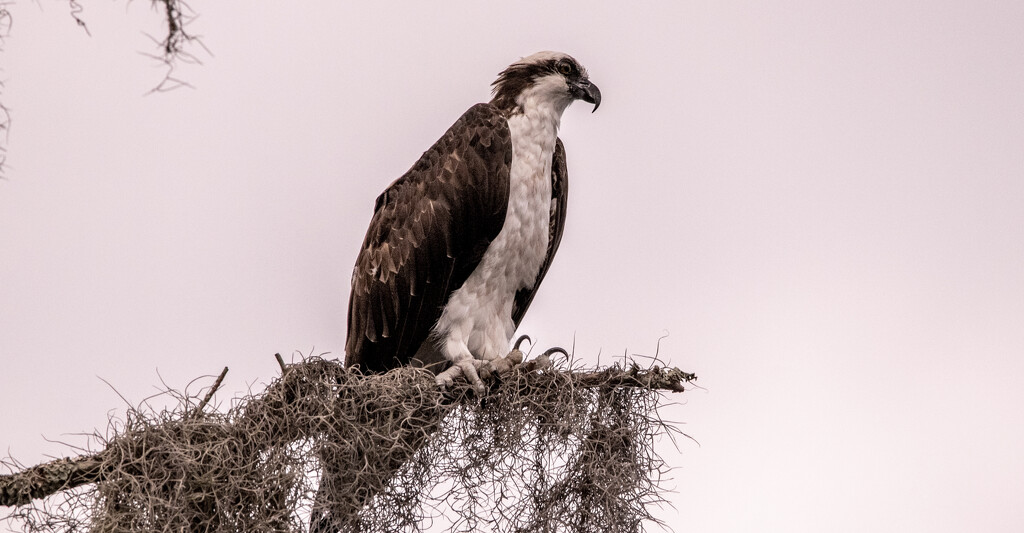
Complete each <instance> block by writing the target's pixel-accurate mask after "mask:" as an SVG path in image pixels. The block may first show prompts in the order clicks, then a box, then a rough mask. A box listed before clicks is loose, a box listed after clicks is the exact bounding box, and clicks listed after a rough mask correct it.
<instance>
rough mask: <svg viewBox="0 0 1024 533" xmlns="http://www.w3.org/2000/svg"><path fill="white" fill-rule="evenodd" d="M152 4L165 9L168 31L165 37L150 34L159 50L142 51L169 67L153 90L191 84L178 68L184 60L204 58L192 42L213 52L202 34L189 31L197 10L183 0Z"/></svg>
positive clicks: (161, 0) (192, 61)
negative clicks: (198, 54) (200, 36)
mask: <svg viewBox="0 0 1024 533" xmlns="http://www.w3.org/2000/svg"><path fill="white" fill-rule="evenodd" d="M152 3H153V7H154V8H155V9H160V10H162V11H163V12H164V16H165V19H166V21H167V32H166V34H165V35H164V36H163V38H156V37H153V36H151V35H150V36H149V37H150V39H152V40H153V42H154V43H156V44H157V45H158V46H159V47H160V53H159V54H143V55H147V56H149V57H152V58H154V59H156V60H157V61H159V62H161V63H163V65H164V66H165V68H166V73H165V74H164V78H163V80H161V81H160V83H158V84H157V86H156V87H154V88H153V89H152V90H150V91H149V92H150V93H154V92H166V91H172V90H174V89H178V88H181V87H192V85H191V84H189V83H188V82H186V81H184V80H182V79H180V78H178V77H176V76H175V75H174V73H175V71H176V70H177V68H178V67H179V65H181V64H182V63H185V64H194V65H201V64H202V61H200V60H199V58H198V57H196V55H195V54H192V53H191V52H189V51H188V50H187V48H188V47H189V46H190V45H196V46H199V47H200V48H202V49H203V50H204V51H205V52H206V53H207V54H209V55H211V56H212V55H213V53H211V52H210V49H209V48H207V47H206V45H204V44H203V42H202V40H201V39H200V38H199V36H196V35H193V34H191V33H189V32H188V31H187V29H186V28H187V26H188V25H189V24H191V23H192V22H193V21H194V20H195V19H196V17H197V15H196V13H195V11H193V10H192V8H191V7H189V5H188V4H187V3H185V2H183V1H181V0H152Z"/></svg>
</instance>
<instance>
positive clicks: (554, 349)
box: [541, 346, 569, 357]
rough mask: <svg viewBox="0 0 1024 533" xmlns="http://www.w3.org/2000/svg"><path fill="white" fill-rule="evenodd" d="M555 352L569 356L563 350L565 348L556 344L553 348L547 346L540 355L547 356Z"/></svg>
mask: <svg viewBox="0 0 1024 533" xmlns="http://www.w3.org/2000/svg"><path fill="white" fill-rule="evenodd" d="M556 353H560V354H562V355H564V356H566V357H569V352H567V351H565V349H564V348H559V347H557V346H556V347H554V348H548V349H547V351H545V352H544V353H542V354H541V355H542V356H548V357H551V356H552V355H553V354H556Z"/></svg>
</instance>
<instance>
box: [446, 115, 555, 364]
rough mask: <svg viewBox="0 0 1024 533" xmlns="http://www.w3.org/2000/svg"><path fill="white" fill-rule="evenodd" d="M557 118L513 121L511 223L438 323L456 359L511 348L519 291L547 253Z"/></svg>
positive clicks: (531, 282) (508, 219)
mask: <svg viewBox="0 0 1024 533" xmlns="http://www.w3.org/2000/svg"><path fill="white" fill-rule="evenodd" d="M557 119H558V117H557V116H556V117H555V120H554V121H551V120H550V117H545V116H540V117H538V116H532V117H531V116H528V115H526V114H521V115H515V116H513V117H512V118H510V119H509V121H508V122H509V129H510V130H511V134H512V146H513V149H512V167H511V169H510V176H509V177H510V184H509V201H508V211H507V213H506V215H505V225H504V226H503V227H502V229H501V232H500V233H499V234H498V236H497V238H495V239H494V241H492V242H491V244H490V246H489V247H488V248H487V251H486V252H485V253H484V256H483V259H482V260H481V261H480V264H479V265H478V266H477V268H476V270H474V271H473V273H472V274H470V276H469V278H468V279H466V282H465V283H464V284H463V285H462V287H460V288H459V289H458V290H456V291H455V292H454V293H452V295H451V297H450V298H449V299H448V304H447V305H445V308H444V310H443V312H442V313H441V318H440V319H439V320H438V322H437V325H436V326H435V333H436V334H437V335H438V339H439V340H440V341H441V343H442V346H441V348H442V350H441V351H442V352H443V353H444V354H445V355H446V356H447V357H448V358H449V359H450V360H453V361H458V360H461V359H464V358H466V357H468V356H472V357H475V358H477V359H486V360H491V359H494V358H497V357H502V356H504V355H505V354H506V353H507V352H508V345H509V340H510V339H511V338H512V335H513V334H514V333H515V324H514V323H513V322H512V304H513V301H514V299H515V294H516V291H518V290H520V289H524V288H532V287H533V286H534V283H535V282H536V281H537V274H538V273H539V272H540V268H541V266H542V265H543V263H544V258H545V256H546V255H547V248H548V232H549V224H550V218H551V156H552V153H553V152H554V147H555V138H556V136H557V132H558V120H557Z"/></svg>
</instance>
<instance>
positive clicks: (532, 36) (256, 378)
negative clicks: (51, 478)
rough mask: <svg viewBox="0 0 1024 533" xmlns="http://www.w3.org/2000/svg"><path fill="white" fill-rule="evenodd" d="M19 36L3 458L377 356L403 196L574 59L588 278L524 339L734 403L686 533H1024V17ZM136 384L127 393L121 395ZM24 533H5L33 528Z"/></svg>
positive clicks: (560, 14)
mask: <svg viewBox="0 0 1024 533" xmlns="http://www.w3.org/2000/svg"><path fill="white" fill-rule="evenodd" d="M387 5H388V7H383V6H384V3H380V2H377V3H363V5H362V6H360V7H356V6H354V5H353V3H349V2H302V3H294V2H272V3H271V2H253V1H251V0H250V1H245V2H243V1H240V0H235V1H227V0H222V1H218V2H199V1H196V2H193V7H194V8H196V10H197V11H198V12H199V14H200V18H199V19H198V20H197V21H196V22H195V23H194V25H193V26H192V27H191V28H192V30H193V32H194V33H197V34H201V35H202V36H203V42H204V43H205V45H206V46H207V47H208V48H209V49H210V51H212V53H213V55H212V56H210V55H208V54H206V53H205V52H202V51H201V50H198V51H197V53H198V56H199V58H200V59H202V61H203V63H204V64H203V65H202V66H190V67H187V68H184V69H182V70H181V71H180V72H179V73H178V74H177V75H178V76H179V77H182V78H184V79H185V80H186V81H188V82H189V83H190V84H192V85H193V86H194V87H195V89H182V90H178V91H174V92H171V93H166V94H155V95H149V96H144V94H145V93H146V92H147V91H148V90H150V89H151V88H152V87H154V86H155V85H156V84H157V83H158V82H159V80H160V78H161V76H162V71H161V70H160V69H158V68H157V67H156V66H154V63H153V62H152V61H151V60H150V59H148V58H147V57H145V56H144V55H142V54H141V53H140V52H142V53H148V52H151V51H153V48H152V44H151V42H150V41H149V39H148V38H147V37H146V36H145V35H144V32H147V31H148V32H150V33H154V34H156V33H159V32H160V31H161V29H160V22H161V20H162V19H161V18H160V14H159V13H157V12H154V11H152V10H151V9H150V7H149V5H148V3H146V2H133V3H130V4H125V3H124V2H95V3H88V5H86V8H85V11H84V12H83V13H82V17H83V18H84V19H85V20H86V22H87V23H88V24H89V30H90V32H91V34H92V36H91V37H89V36H88V35H86V34H85V32H84V31H82V30H81V29H80V28H78V27H77V26H76V25H75V24H74V22H73V21H72V20H71V18H70V16H69V14H68V8H67V5H66V3H64V2H39V3H37V2H29V1H21V2H17V3H15V4H13V5H10V6H8V7H9V9H10V10H11V11H12V13H13V20H14V23H13V27H12V28H11V30H10V33H9V35H8V37H7V38H6V40H5V41H4V43H3V46H4V51H3V52H2V55H0V62H2V63H0V65H2V69H3V71H2V74H0V77H2V81H3V82H4V87H3V93H2V100H0V101H2V102H3V103H4V104H6V105H7V106H8V107H9V108H10V110H11V114H12V116H13V123H12V126H11V129H10V132H9V138H8V144H7V148H8V167H7V168H6V171H5V174H4V179H3V180H2V181H0V357H2V359H0V361H2V370H0V452H8V453H10V454H11V455H12V456H14V457H15V458H17V459H18V460H20V461H22V462H24V463H26V464H33V463H36V462H39V461H41V460H44V459H45V457H46V456H48V455H63V454H66V453H67V448H66V447H65V446H63V445H61V444H58V443H54V442H51V441H54V440H58V441H65V442H69V443H72V444H81V443H83V442H84V440H83V438H82V437H80V436H77V435H75V434H76V433H80V432H91V431H93V430H94V429H96V428H99V430H100V431H101V432H102V431H104V428H105V427H106V420H107V416H108V413H115V414H116V413H119V412H123V407H124V404H123V402H122V400H121V399H120V398H119V396H118V394H117V393H115V392H114V390H112V389H111V388H110V387H108V385H106V384H105V383H104V382H103V381H102V380H106V381H108V382H109V383H110V384H111V385H112V386H113V387H114V388H115V389H116V390H117V392H118V393H120V394H121V395H123V396H124V397H126V398H128V399H129V400H130V401H132V402H138V401H141V400H142V399H143V398H145V397H147V396H149V395H151V394H153V393H154V392H156V387H157V386H159V385H160V380H161V378H162V379H163V381H165V382H166V383H167V384H168V385H171V386H174V387H179V388H180V387H184V386H185V385H186V384H187V383H188V382H189V381H190V380H191V379H192V378H195V377H197V376H201V375H205V374H217V373H218V372H219V371H220V370H221V368H223V367H224V366H228V367H230V368H231V371H230V373H229V374H228V379H227V381H226V383H225V386H224V388H223V390H224V391H225V392H224V394H221V396H220V397H221V398H222V399H227V398H230V397H231V396H233V395H235V394H239V393H241V392H243V391H245V390H247V388H248V387H249V386H250V385H252V387H253V388H254V389H259V388H260V387H261V383H264V382H267V381H269V380H270V379H271V378H273V377H274V376H275V375H276V373H277V370H278V369H277V363H276V362H275V361H274V358H273V354H274V353H275V352H282V353H284V354H292V353H294V352H296V351H301V352H303V353H310V352H311V351H312V352H314V353H322V352H330V354H331V356H333V357H341V356H342V354H343V347H344V341H345V309H346V305H347V300H348V280H349V276H350V273H351V268H352V264H353V262H354V260H355V255H356V252H357V251H358V248H359V246H360V244H361V240H362V237H363V233H364V231H365V228H366V224H367V222H368V221H369V218H370V214H371V211H372V206H373V200H374V198H375V197H376V195H377V194H378V193H379V192H380V191H381V190H382V189H383V188H384V187H385V186H386V185H387V184H388V183H390V182H391V181H392V180H393V179H394V178H396V177H397V176H399V175H400V174H401V173H402V172H404V171H405V170H406V169H407V168H408V167H409V166H410V165H411V164H412V163H413V162H414V161H415V160H416V158H417V157H418V156H419V154H420V153H421V152H422V151H423V150H425V149H427V148H428V147H429V146H430V144H431V143H433V142H434V141H435V140H436V139H437V138H438V137H439V136H440V135H441V134H442V133H443V132H444V131H445V130H446V129H447V128H448V127H449V126H450V125H451V123H452V122H453V121H454V120H455V119H456V118H458V116H459V115H460V114H461V113H462V112H463V111H465V109H466V108H468V107H469V106H470V105H472V104H474V103H476V102H479V101H485V100H487V99H488V98H489V85H490V83H491V82H492V81H493V79H494V77H495V75H496V74H497V73H498V72H499V71H500V70H501V69H503V68H504V67H505V66H507V65H508V64H509V63H510V62H512V61H514V60H516V59H517V58H519V57H521V56H524V55H528V54H531V53H533V52H536V51H539V50H559V51H564V52H567V53H570V54H572V55H574V56H575V57H576V58H577V59H578V60H579V61H580V62H581V63H582V64H583V65H585V66H586V67H587V68H588V70H589V71H590V75H591V78H592V80H593V81H594V82H595V83H597V84H598V85H599V86H600V87H601V91H602V93H603V102H602V105H601V108H600V109H599V110H598V111H597V113H594V114H591V113H590V110H589V108H590V106H588V105H577V106H573V107H571V108H570V109H569V110H568V111H567V112H566V113H565V116H564V118H563V122H562V124H563V126H562V131H561V138H562V139H563V141H564V143H565V146H566V150H567V153H568V164H569V172H570V179H571V187H570V198H569V208H568V224H567V227H566V231H565V236H564V239H563V241H562V247H561V250H560V252H559V254H558V257H557V258H556V260H555V263H554V266H553V268H552V270H551V272H550V273H549V274H548V276H547V278H546V279H545V282H544V285H543V287H542V288H541V290H540V293H539V296H538V298H537V300H536V301H535V303H534V305H533V307H532V308H531V310H530V313H529V314H528V315H527V317H526V320H525V322H524V323H523V326H522V328H521V330H520V331H521V332H523V333H528V334H530V335H531V336H533V337H534V338H535V339H537V340H538V341H539V344H540V345H542V346H552V345H563V346H566V347H570V346H572V345H573V343H575V353H576V356H577V357H578V358H580V359H582V360H584V361H587V362H590V363H596V362H597V361H598V357H599V355H600V359H601V361H602V362H603V363H606V362H609V361H611V359H612V358H613V357H615V356H619V355H621V354H623V353H624V352H628V353H636V354H646V355H652V354H653V353H654V352H655V350H656V349H657V345H658V340H659V338H660V337H662V336H663V335H666V334H667V335H668V336H667V337H665V338H664V339H662V340H661V344H660V356H661V357H662V358H663V359H667V360H668V361H669V362H671V363H672V364H673V365H675V366H679V367H681V368H683V369H685V370H688V371H692V372H695V373H697V374H698V375H699V376H700V380H699V384H700V385H701V386H702V387H703V390H696V391H693V392H690V393H687V394H684V395H675V396H672V397H670V398H668V399H669V400H671V401H676V402H680V405H675V406H672V407H669V408H666V409H664V411H663V412H662V415H663V416H664V417H665V418H668V419H672V420H676V421H680V422H683V423H684V424H685V425H683V426H682V429H683V430H684V431H686V432H687V433H688V434H690V435H691V436H693V437H694V438H695V439H696V440H697V441H698V442H699V443H700V444H699V445H697V444H695V443H693V442H690V441H681V443H680V448H679V450H678V451H677V450H675V449H674V448H672V447H671V445H668V444H665V445H664V446H662V447H661V449H662V451H663V452H664V454H665V458H666V460H667V461H668V462H669V464H670V465H672V466H674V467H676V470H675V471H674V472H673V480H672V481H670V482H668V484H667V485H668V487H670V488H673V489H674V490H675V492H673V493H669V494H668V495H667V498H668V499H669V500H671V502H672V504H673V505H674V508H665V509H661V510H658V511H657V512H656V514H657V516H659V517H661V518H662V519H663V520H665V521H667V522H668V523H669V524H671V525H672V526H673V527H674V528H675V530H676V531H697V532H747V531H785V532H819V531H833V532H863V531H882V532H887V531H893V532H896V531H899V532H905V531H927V532H961V531H986V532H1004V531H1005V532H1011V531H1014V532H1016V531H1022V530H1024V505H1022V502H1024V453H1022V450H1024V386H1022V385H1021V384H1020V378H1021V376H1022V375H1024V3H1021V2H1016V1H1004V2H999V1H977V0H972V1H961V2H951V1H942V2H911V1H905V0H889V1H868V2H842V3H841V2H821V1H802V2H801V1H789V2H786V1H756V2H755V1H752V2H730V1H707V2H663V3H654V2H635V3H633V4H631V5H632V6H633V7H632V8H630V9H625V8H623V7H622V6H623V5H625V4H622V3H611V2H608V3H602V2H594V1H588V2H568V3H558V4H557V5H556V4H554V3H552V2H518V3H515V4H512V3H500V4H499V3H478V2H446V3H444V4H443V5H439V4H438V3H426V2H408V3H388V4H387ZM101 378H102V380H101ZM0 512H2V511H0Z"/></svg>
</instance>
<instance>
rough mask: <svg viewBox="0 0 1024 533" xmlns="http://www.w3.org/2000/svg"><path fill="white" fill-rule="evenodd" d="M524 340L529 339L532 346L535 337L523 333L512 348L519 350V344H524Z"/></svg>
mask: <svg viewBox="0 0 1024 533" xmlns="http://www.w3.org/2000/svg"><path fill="white" fill-rule="evenodd" d="M523 341H527V342H529V343H530V345H531V346H533V339H531V338H530V336H529V335H521V336H520V337H519V338H518V339H516V343H515V344H513V345H512V349H513V350H519V345H520V344H522V343H523ZM520 351H522V350H520Z"/></svg>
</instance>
